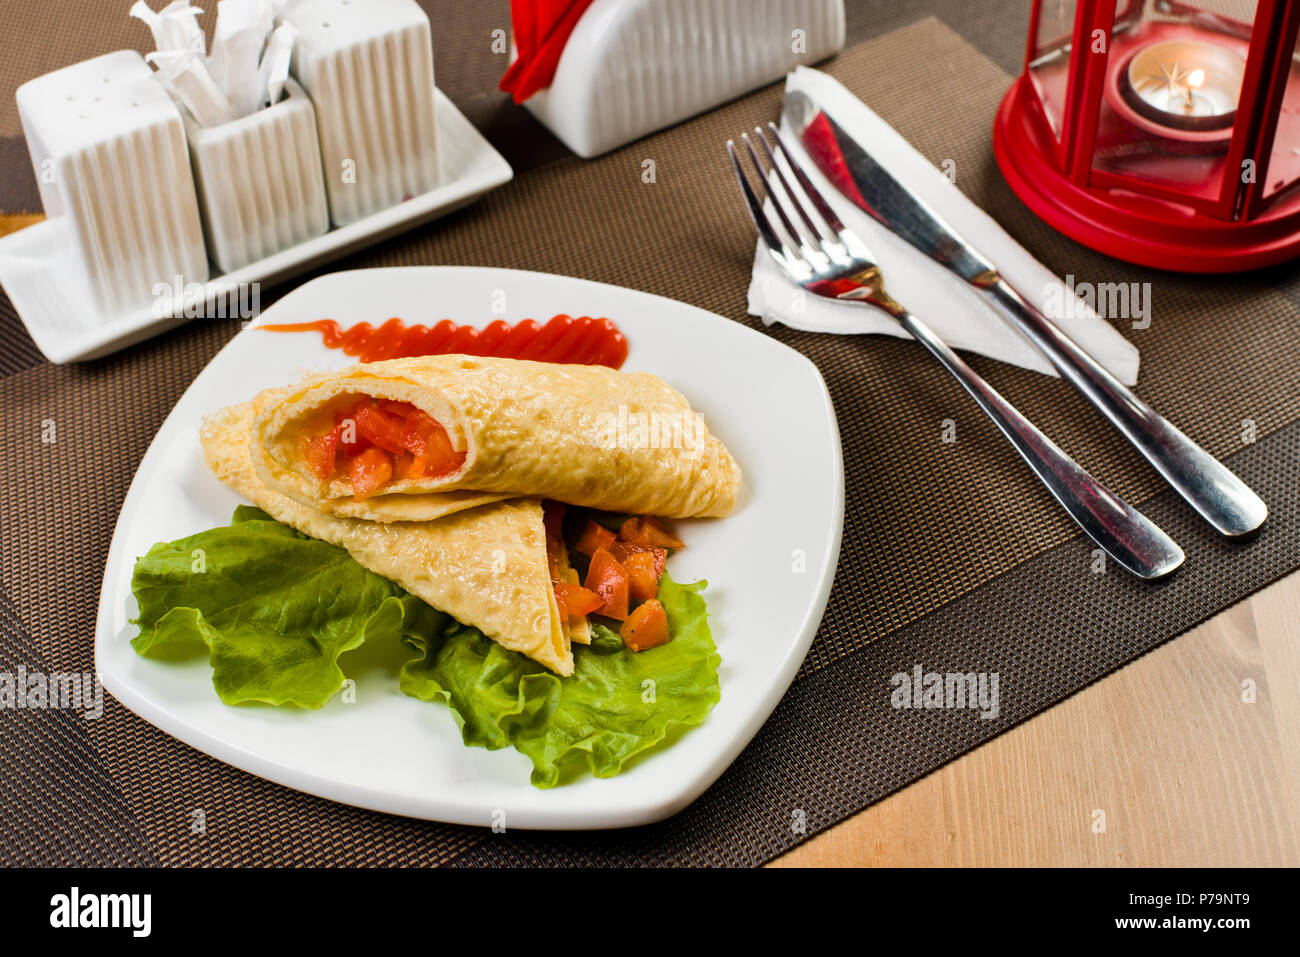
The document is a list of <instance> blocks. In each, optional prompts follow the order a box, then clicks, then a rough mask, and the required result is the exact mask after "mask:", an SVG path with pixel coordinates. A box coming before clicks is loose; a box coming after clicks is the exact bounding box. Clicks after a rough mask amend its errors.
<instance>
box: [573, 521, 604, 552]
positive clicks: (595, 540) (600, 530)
mask: <svg viewBox="0 0 1300 957" xmlns="http://www.w3.org/2000/svg"><path fill="white" fill-rule="evenodd" d="M613 544H614V533H613V532H611V531H610V530H609V529H607V528H606V527H605V526H603V525H600V524H598V523H596V522H593V521H592V520H591V519H587V527H586V528H584V529H583V530H582V535H581V536H580V537H579V538H578V540H577V542H575V543H574V546H573V550H574V551H575V552H578V553H580V554H582V555H594V554H596V549H598V548H609V546H611V545H613Z"/></svg>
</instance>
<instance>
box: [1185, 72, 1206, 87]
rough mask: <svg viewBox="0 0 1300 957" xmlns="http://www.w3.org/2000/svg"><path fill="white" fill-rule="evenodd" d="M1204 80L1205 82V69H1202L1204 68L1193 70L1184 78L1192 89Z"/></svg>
mask: <svg viewBox="0 0 1300 957" xmlns="http://www.w3.org/2000/svg"><path fill="white" fill-rule="evenodd" d="M1204 82H1205V71H1204V70H1193V71H1192V72H1191V73H1189V74H1187V80H1186V83H1187V85H1188V86H1190V87H1191V88H1192V89H1196V88H1197V87H1198V86H1200V85H1201V84H1202V83H1204Z"/></svg>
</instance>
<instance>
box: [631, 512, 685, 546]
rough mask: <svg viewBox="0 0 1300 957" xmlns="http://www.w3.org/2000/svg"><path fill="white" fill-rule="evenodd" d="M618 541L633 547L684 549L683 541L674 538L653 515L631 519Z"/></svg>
mask: <svg viewBox="0 0 1300 957" xmlns="http://www.w3.org/2000/svg"><path fill="white" fill-rule="evenodd" d="M618 539H619V541H621V542H630V543H632V544H633V545H648V546H651V547H653V548H683V547H684V543H683V542H682V540H681V539H679V538H676V537H674V536H673V535H672V534H670V533H669V531H668V529H666V528H664V526H663V524H662V523H661V522H660V521H659V519H657V518H655V517H654V516H652V515H642V516H639V517H637V518H629V519H628V520H627V521H626V522H624V523H623V528H622V529H620V530H619V533H618Z"/></svg>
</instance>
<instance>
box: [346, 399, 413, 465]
mask: <svg viewBox="0 0 1300 957" xmlns="http://www.w3.org/2000/svg"><path fill="white" fill-rule="evenodd" d="M352 417H353V419H354V420H355V421H356V423H357V434H359V435H361V436H362V437H363V438H365V439H367V440H369V441H370V442H371V443H372V444H374V445H377V446H379V447H380V448H381V449H383V450H384V451H385V452H392V453H393V454H394V455H396V454H397V453H398V452H401V451H403V450H404V449H405V448H406V445H405V443H404V442H403V441H402V438H403V435H402V433H403V432H404V431H405V430H406V420H405V419H400V418H398V417H397V416H395V415H390V414H389V413H387V412H382V411H380V410H379V409H376V408H375V407H374V406H369V405H362V406H358V407H357V408H356V409H355V410H354V411H353V413H352Z"/></svg>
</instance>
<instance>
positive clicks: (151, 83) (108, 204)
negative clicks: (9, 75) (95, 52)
mask: <svg viewBox="0 0 1300 957" xmlns="http://www.w3.org/2000/svg"><path fill="white" fill-rule="evenodd" d="M17 101H18V113H19V116H20V117H21V119H22V124H23V130H24V132H25V133H26V134H27V144H28V149H29V151H30V153H31V158H32V168H33V169H34V170H35V172H36V178H37V182H38V184H39V186H40V193H41V203H42V204H43V206H44V207H45V215H46V217H47V218H48V219H49V220H51V221H52V222H53V223H54V224H56V225H60V226H61V227H62V228H61V229H59V230H58V232H59V234H60V236H61V237H64V238H63V240H62V241H63V242H65V243H66V245H67V246H68V247H69V248H68V250H67V253H68V255H69V266H70V267H71V268H72V269H73V271H74V273H75V275H74V276H71V277H69V279H70V280H71V281H83V280H84V283H85V284H86V285H87V286H88V289H89V293H90V296H91V298H92V301H93V302H94V303H95V305H96V307H97V309H98V311H99V313H100V315H101V316H103V317H105V318H111V317H112V316H114V315H116V314H118V313H120V312H122V311H124V310H126V309H130V308H132V307H135V306H139V305H141V304H147V303H148V302H149V301H150V300H151V299H152V298H153V297H154V296H155V292H154V290H155V287H156V286H157V285H158V284H160V283H164V284H167V285H169V286H170V285H171V284H172V283H173V281H174V279H175V277H178V276H179V277H181V278H182V281H183V282H187V283H188V282H200V283H201V282H205V281H206V280H207V278H208V259H207V253H206V251H205V248H204V242H203V228H202V226H201V224H200V220H199V205H198V199H197V197H196V195H195V190H194V178H193V176H192V174H191V172H190V160H189V153H188V151H187V149H186V144H185V128H184V124H183V122H182V119H181V113H180V110H179V109H178V108H177V106H176V104H175V103H173V102H172V99H171V97H170V96H168V94H167V92H166V91H165V90H164V89H163V88H162V86H161V85H160V84H159V83H158V82H157V81H156V80H155V79H154V77H153V71H152V70H150V69H149V67H148V66H146V65H145V62H144V59H143V58H142V57H141V56H140V54H139V53H136V52H135V51H133V50H120V51H118V52H117V53H109V54H106V55H104V56H100V57H96V58H94V59H92V60H85V61H83V62H81V63H77V64H74V65H72V66H69V67H65V68H63V69H61V70H56V71H54V72H53V73H47V74H45V75H44V76H41V77H38V78H36V79H35V80H31V81H29V82H27V83H24V84H23V85H22V86H20V87H19V88H18V92H17Z"/></svg>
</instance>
